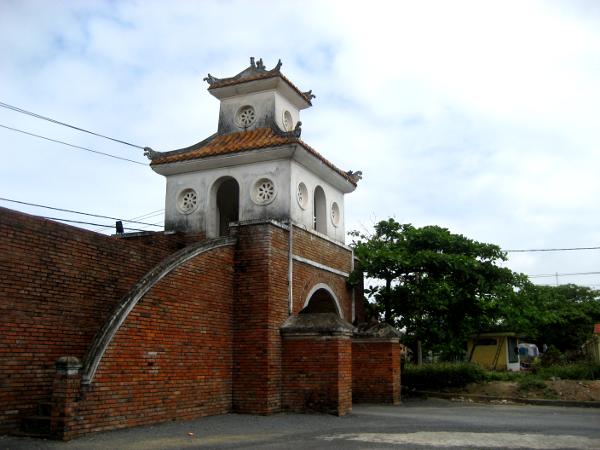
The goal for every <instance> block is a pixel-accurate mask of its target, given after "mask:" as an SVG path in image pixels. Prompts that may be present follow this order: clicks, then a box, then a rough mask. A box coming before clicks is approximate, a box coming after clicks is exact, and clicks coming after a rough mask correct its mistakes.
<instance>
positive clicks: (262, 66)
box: [256, 58, 265, 70]
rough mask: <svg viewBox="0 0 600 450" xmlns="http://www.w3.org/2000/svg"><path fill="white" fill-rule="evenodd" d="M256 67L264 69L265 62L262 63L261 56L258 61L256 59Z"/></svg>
mask: <svg viewBox="0 0 600 450" xmlns="http://www.w3.org/2000/svg"><path fill="white" fill-rule="evenodd" d="M256 68H257V69H258V70H265V64H264V63H263V60H262V58H259V59H258V61H256Z"/></svg>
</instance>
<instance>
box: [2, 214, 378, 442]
mask: <svg viewBox="0 0 600 450" xmlns="http://www.w3.org/2000/svg"><path fill="white" fill-rule="evenodd" d="M233 234H234V235H235V236H236V238H237V242H236V243H235V244H234V243H233V242H232V243H228V244H227V245H226V246H223V247H219V248H213V249H212V250H209V251H207V252H205V253H201V254H199V255H197V256H194V257H193V258H191V259H189V260H187V262H185V263H182V264H180V265H179V266H178V267H177V268H175V269H174V270H172V271H171V272H170V273H168V274H167V275H166V276H165V277H164V278H162V279H160V281H158V282H157V284H155V285H154V286H153V287H152V288H151V289H150V290H149V291H148V292H147V293H146V294H145V295H144V296H143V297H142V298H141V300H139V302H138V303H137V304H136V305H135V307H134V308H133V310H132V311H131V312H130V313H129V315H127V318H126V319H125V321H124V322H123V323H122V324H121V325H120V327H118V329H117V331H116V334H114V336H113V337H112V340H111V341H110V344H109V345H108V347H107V349H106V352H105V353H104V355H103V357H102V359H101V360H100V364H99V366H98V369H97V371H96V373H95V376H94V378H93V379H92V381H91V383H90V384H84V383H83V381H82V379H81V376H80V375H78V374H74V373H70V374H64V373H62V374H61V373H57V372H56V370H55V367H54V364H55V362H56V360H57V359H58V358H59V357H62V356H72V357H77V358H79V359H80V360H83V359H84V355H85V354H86V351H87V350H88V348H89V347H90V344H91V343H92V340H93V338H94V335H95V334H96V333H97V332H98V330H100V328H101V327H102V326H103V324H104V323H105V322H107V320H108V319H109V317H113V316H111V314H112V312H113V310H114V309H115V307H116V306H117V305H118V304H119V302H120V301H121V300H122V299H123V297H124V296H125V295H126V294H127V293H128V292H129V291H130V290H131V288H132V287H133V286H134V285H136V283H139V282H140V279H142V278H143V277H144V276H145V275H146V274H147V273H148V272H149V271H150V270H151V269H152V268H153V267H155V266H157V264H159V263H163V262H164V261H165V258H167V257H168V256H169V255H172V254H173V253H174V252H176V251H178V250H180V249H181V248H183V247H186V246H187V245H189V244H190V243H193V242H197V241H198V240H202V239H203V236H201V235H177V234H162V233H155V234H144V235H137V236H129V237H127V238H115V237H107V236H103V235H99V234H97V233H93V232H88V231H85V230H81V229H77V228H73V227H70V226H67V225H62V224H57V223H54V222H51V221H47V220H43V219H40V218H36V217H33V216H29V215H26V214H22V213H17V212H14V211H10V210H4V209H0V249H1V252H0V271H1V272H0V273H2V278H0V380H1V382H0V432H5V431H9V430H12V429H15V428H16V427H17V426H18V424H19V421H20V420H21V419H22V418H23V417H25V416H29V415H34V414H35V413H36V410H37V406H38V405H37V404H38V402H40V401H49V400H51V401H52V419H51V427H52V430H53V432H54V433H55V435H56V436H59V437H61V438H63V439H70V438H73V437H76V436H78V435H81V434H84V433H88V432H92V431H99V430H109V429H114V428H122V427H129V426H135V425H141V424H150V423H158V422H163V421H167V420H173V419H188V418H192V417H199V416H203V415H211V414H220V413H227V412H231V411H235V412H246V413H260V414H270V413H274V412H277V411H281V410H282V409H287V410H305V409H309V410H310V409H319V410H326V411H333V412H335V413H336V414H340V415H343V414H346V413H348V412H349V411H351V405H352V371H353V368H352V364H353V360H352V343H351V340H350V338H349V337H348V336H329V337H326V338H322V339H312V340H311V339H308V340H306V339H304V340H303V339H292V340H289V341H288V342H286V343H285V344H284V343H283V342H282V337H281V334H280V328H281V326H282V324H283V323H284V322H285V321H286V319H287V318H288V317H289V313H288V308H289V289H290V286H289V283H288V282H289V273H288V269H289V256H290V255H289V232H288V230H287V228H286V227H285V226H281V225H277V224H273V223H270V222H264V223H256V224H253V225H250V224H246V225H240V226H237V227H234V229H233ZM188 248H189V247H188ZM293 249H294V255H296V256H300V257H301V258H304V259H305V260H304V261H298V260H294V262H293V285H292V289H293V313H294V314H295V313H298V312H299V311H300V310H301V309H302V308H303V306H304V303H305V302H306V300H307V297H308V295H309V293H310V292H311V290H313V288H314V287H315V286H317V285H326V286H327V287H328V289H330V290H331V291H332V292H333V293H334V295H335V297H336V298H337V299H338V301H339V304H340V307H341V310H342V315H343V317H344V319H345V320H347V321H350V320H351V316H352V299H353V294H352V290H351V289H350V288H349V287H348V285H347V283H346V278H345V277H344V276H343V275H341V274H339V273H335V272H336V271H337V272H349V271H350V270H351V268H352V261H351V258H352V253H351V251H349V250H348V249H347V248H345V247H342V246H337V245H335V244H333V243H332V242H330V241H328V240H327V239H323V238H321V237H319V236H317V235H315V234H314V233H310V232H307V231H306V230H303V229H301V228H294V243H293ZM306 260H308V261H306ZM313 263H316V264H313ZM320 265H321V266H320ZM322 266H325V268H324V267H322ZM329 268H330V269H333V270H330V269H329ZM354 297H355V299H356V310H357V315H358V316H359V319H360V317H361V316H360V314H361V311H362V309H361V308H360V304H361V301H362V299H360V298H356V294H355V295H354ZM386 361H387V360H386ZM386 364H387V362H386ZM388 367H389V366H388Z"/></svg>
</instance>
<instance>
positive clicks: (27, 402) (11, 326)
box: [0, 208, 189, 432]
mask: <svg viewBox="0 0 600 450" xmlns="http://www.w3.org/2000/svg"><path fill="white" fill-rule="evenodd" d="M146 239H148V238H146ZM151 239H152V240H153V241H154V242H153V244H152V245H149V244H147V243H146V241H144V240H143V239H138V240H128V239H119V238H112V237H109V236H104V235H100V234H98V233H93V232H90V231H85V230H82V229H79V228H75V227H71V226H68V225H63V224H58V223H56V222H52V221H49V220H44V219H40V218H38V217H35V216H30V215H27V214H23V213H19V212H16V211H12V210H9V209H5V208H0V274H1V276H0V380H1V381H0V432H2V431H7V430H10V429H14V428H15V427H16V426H18V424H19V422H20V420H21V419H22V418H23V417H25V416H27V415H32V414H35V413H36V412H37V404H38V402H39V401H47V400H48V399H49V398H50V396H51V392H52V383H53V380H54V374H55V370H54V363H55V361H56V360H57V359H58V358H59V357H61V356H65V355H72V356H77V357H78V358H82V357H83V355H84V353H85V351H86V349H87V346H88V345H89V343H90V341H91V339H92V337H93V336H94V334H95V333H96V331H97V330H98V329H99V327H100V326H101V325H102V324H103V322H104V320H106V318H107V316H108V315H109V313H110V311H111V310H112V308H113V307H114V306H115V304H116V303H117V302H118V301H119V300H120V298H121V297H122V296H123V295H124V294H125V293H126V292H127V291H128V290H129V288H130V286H131V285H132V284H133V283H135V282H136V281H137V280H138V279H139V278H140V277H141V276H142V275H143V274H144V273H145V272H147V271H148V270H149V269H150V268H151V267H152V266H154V265H155V264H156V263H158V262H159V261H160V260H161V259H163V258H164V257H165V256H166V255H167V254H169V253H170V252H173V251H174V250H176V249H177V248H179V247H181V246H184V245H185V244H186V242H187V240H188V239H189V238H186V237H182V236H179V235H155V236H154V237H151Z"/></svg>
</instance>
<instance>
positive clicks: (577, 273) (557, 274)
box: [527, 272, 600, 278]
mask: <svg viewBox="0 0 600 450" xmlns="http://www.w3.org/2000/svg"><path fill="white" fill-rule="evenodd" d="M571 275H600V272H573V273H544V274H539V275H527V276H528V277H529V278H550V277H566V276H571Z"/></svg>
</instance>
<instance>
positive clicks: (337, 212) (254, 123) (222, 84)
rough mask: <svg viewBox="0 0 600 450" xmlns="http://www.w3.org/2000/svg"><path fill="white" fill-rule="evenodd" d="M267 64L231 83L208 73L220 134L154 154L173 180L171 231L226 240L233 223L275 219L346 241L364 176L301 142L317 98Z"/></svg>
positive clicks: (158, 167)
mask: <svg viewBox="0 0 600 450" xmlns="http://www.w3.org/2000/svg"><path fill="white" fill-rule="evenodd" d="M280 68H281V61H279V63H278V64H277V65H276V66H275V67H274V68H273V69H271V70H266V69H265V66H264V65H263V63H262V60H260V59H259V60H258V61H256V62H255V60H254V58H250V66H249V67H248V68H247V69H245V70H244V71H242V72H240V73H239V74H237V75H236V76H234V77H231V78H222V79H218V78H215V77H213V76H212V75H210V74H209V75H208V76H207V77H206V78H205V81H207V82H208V84H209V88H208V91H209V92H210V93H211V94H212V95H213V96H215V97H216V98H218V99H219V100H220V101H221V107H220V112H219V125H218V131H217V133H215V134H213V135H212V136H210V137H208V138H207V139H205V140H203V141H201V142H199V143H197V144H195V145H192V146H191V147H187V148H183V149H180V150H174V151H170V152H164V153H160V152H154V151H152V150H150V149H148V150H147V152H146V154H147V156H148V157H149V158H150V159H151V160H152V162H151V167H152V169H153V170H154V171H155V172H157V173H159V174H161V175H164V176H165V177H166V178H167V193H166V202H165V229H166V230H175V231H184V232H204V233H205V234H206V236H207V237H216V236H220V235H225V234H227V233H228V230H229V223H231V222H244V221H250V220H259V219H263V220H264V219H275V220H280V221H285V222H287V221H288V220H290V219H291V220H292V221H293V222H294V223H295V224H296V225H298V226H303V227H305V228H307V229H313V230H315V231H316V232H318V233H321V234H323V235H326V236H328V237H329V238H332V239H334V240H336V241H340V242H343V241H344V194H347V193H349V192H352V191H353V190H354V189H355V188H356V183H357V181H358V180H359V179H360V172H357V173H352V172H343V171H342V170H340V169H338V168H337V167H335V166H334V165H333V164H331V163H330V162H329V161H327V160H326V159H325V158H323V156H321V155H320V154H319V153H318V152H317V151H316V150H314V149H313V148H311V147H310V146H308V145H307V144H306V143H304V142H303V141H302V140H301V139H300V133H301V128H300V126H301V122H300V111H301V110H303V109H305V108H308V107H310V106H312V104H311V100H312V99H313V98H314V96H313V95H312V94H311V92H310V91H309V92H302V91H300V90H299V89H298V88H297V87H296V86H294V84H292V83H291V82H290V81H289V80H288V79H287V78H286V77H285V76H284V75H283V74H282V73H281V72H280Z"/></svg>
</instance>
